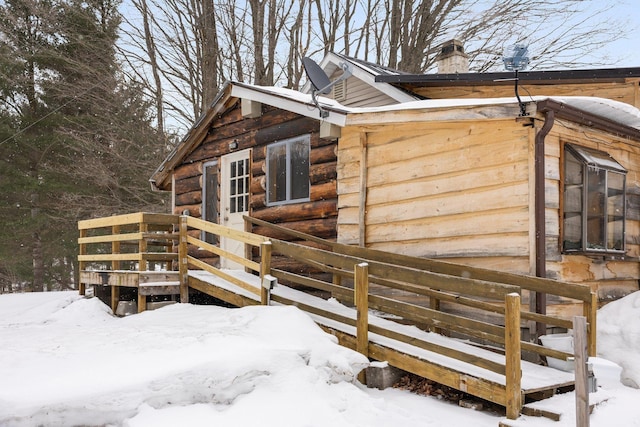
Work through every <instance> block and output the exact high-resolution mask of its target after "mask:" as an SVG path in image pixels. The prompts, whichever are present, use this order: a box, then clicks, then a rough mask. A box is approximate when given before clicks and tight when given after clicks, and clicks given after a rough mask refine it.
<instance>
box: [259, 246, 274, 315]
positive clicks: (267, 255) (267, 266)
mask: <svg viewBox="0 0 640 427" xmlns="http://www.w3.org/2000/svg"><path fill="white" fill-rule="evenodd" d="M271 249H272V248H271V242H262V243H261V244H260V283H261V284H262V280H263V279H264V276H266V275H267V274H270V273H271ZM270 292H271V291H270V290H269V289H267V288H265V287H264V285H262V286H260V303H261V304H262V305H269V293H270Z"/></svg>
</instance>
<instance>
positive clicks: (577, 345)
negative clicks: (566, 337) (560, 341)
mask: <svg viewBox="0 0 640 427" xmlns="http://www.w3.org/2000/svg"><path fill="white" fill-rule="evenodd" d="M573 355H574V357H575V373H576V426H577V427H589V385H588V381H589V380H588V378H587V319H586V318H585V317H584V316H575V317H574V318H573Z"/></svg>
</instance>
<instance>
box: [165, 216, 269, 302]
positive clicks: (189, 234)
mask: <svg viewBox="0 0 640 427" xmlns="http://www.w3.org/2000/svg"><path fill="white" fill-rule="evenodd" d="M179 230H180V244H179V246H178V253H179V266H180V267H179V270H180V299H181V300H183V301H185V300H188V292H189V278H188V269H189V265H191V266H193V267H196V268H197V269H199V270H204V271H207V272H209V273H211V274H214V275H216V276H218V277H220V278H222V279H224V280H226V281H228V282H230V283H233V284H234V285H236V286H239V287H241V288H243V289H245V290H247V291H249V292H251V293H254V294H256V295H258V296H260V297H261V301H262V302H263V303H265V304H266V297H267V296H266V293H265V292H264V291H263V290H262V289H263V288H262V287H261V288H260V289H257V288H256V287H255V286H252V285H250V284H248V283H246V282H244V281H243V280H240V279H237V278H236V277H235V276H233V275H231V274H228V273H226V272H225V271H224V270H223V269H220V268H218V267H215V266H213V265H211V264H208V263H206V262H204V261H201V260H199V259H198V258H196V257H194V256H191V255H189V245H192V246H193V247H196V248H202V249H205V250H207V251H209V252H211V253H212V254H215V255H216V256H217V257H219V258H226V259H228V260H230V261H233V262H234V263H237V264H239V265H241V266H243V267H244V268H245V269H246V270H248V271H250V272H253V273H257V274H258V275H260V276H261V277H263V276H264V275H265V274H268V272H269V265H270V262H271V248H270V245H271V243H270V241H269V239H268V238H266V237H263V236H259V235H257V234H252V233H247V232H244V231H239V230H234V229H232V228H228V227H224V226H222V225H219V224H214V223H211V222H207V221H203V220H201V219H198V218H193V217H190V216H181V217H180V228H179ZM203 233H210V234H213V235H215V236H217V240H218V241H219V239H220V238H226V239H232V240H235V241H238V242H242V243H243V244H245V245H248V246H249V247H258V248H260V252H261V260H260V262H255V261H253V260H251V259H247V258H244V257H241V256H238V255H236V254H234V253H232V252H229V251H225V250H223V249H221V248H220V247H219V246H217V245H213V244H211V243H207V242H205V241H204V240H201V239H200V238H198V237H195V236H201V235H202V234H203Z"/></svg>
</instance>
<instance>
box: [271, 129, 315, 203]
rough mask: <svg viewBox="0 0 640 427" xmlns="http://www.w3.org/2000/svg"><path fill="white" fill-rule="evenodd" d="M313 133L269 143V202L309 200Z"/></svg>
mask: <svg viewBox="0 0 640 427" xmlns="http://www.w3.org/2000/svg"><path fill="white" fill-rule="evenodd" d="M310 141H311V138H310V137H309V135H305V136H301V137H296V138H291V139H287V140H284V141H280V142H276V143H274V144H271V145H269V146H267V171H266V174H267V205H278V204H286V203H295V202H302V201H307V200H309V189H310V187H311V186H310V184H309V163H310V160H309V153H310V151H311V148H310V145H311V142H310Z"/></svg>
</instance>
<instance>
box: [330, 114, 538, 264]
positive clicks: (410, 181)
mask: <svg viewBox="0 0 640 427" xmlns="http://www.w3.org/2000/svg"><path fill="white" fill-rule="evenodd" d="M531 133H532V131H531V127H524V126H523V125H522V124H521V123H518V122H516V121H515V120H514V119H508V120H482V121H459V122H431V123H403V124H395V125H385V126H380V127H379V128H377V129H373V128H367V129H359V128H355V127H351V128H349V127H347V128H345V129H343V133H342V137H341V139H340V144H339V151H338V198H339V202H338V207H339V215H338V239H339V241H341V242H342V243H347V244H360V245H363V246H367V247H371V248H375V249H380V250H385V251H390V252H396V253H402V254H407V255H413V256H420V257H430V258H447V259H450V260H452V261H455V262H461V263H469V264H475V265H479V266H483V267H487V268H496V269H500V270H506V271H513V272H519V273H524V274H530V273H531V260H530V254H531V244H530V239H529V237H530V234H531V221H533V219H532V217H531V218H530V212H532V211H533V209H532V208H531V206H532V203H533V197H532V195H531V189H530V181H529V178H530V175H531V173H532V163H531V161H530V157H529V153H530V152H532V146H531V145H532V143H533V139H532V137H531ZM363 155H365V157H363ZM361 187H366V188H367V191H366V193H365V194H366V197H364V195H363V194H362V192H361V191H360V189H361ZM362 206H364V209H362ZM363 220H364V221H363ZM363 230H364V232H363Z"/></svg>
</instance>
